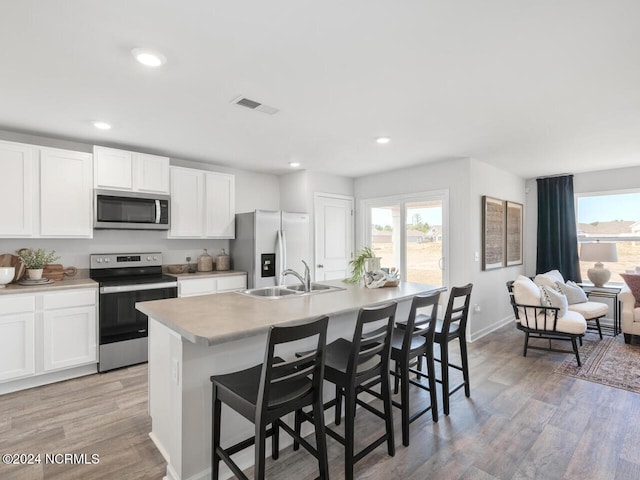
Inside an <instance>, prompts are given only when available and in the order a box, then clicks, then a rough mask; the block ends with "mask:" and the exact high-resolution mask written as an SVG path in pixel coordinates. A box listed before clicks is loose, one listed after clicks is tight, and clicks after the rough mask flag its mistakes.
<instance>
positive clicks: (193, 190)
mask: <svg viewBox="0 0 640 480" xmlns="http://www.w3.org/2000/svg"><path fill="white" fill-rule="evenodd" d="M203 179H204V177H203V173H202V171H201V170H194V169H192V168H182V167H171V229H170V230H169V238H177V237H187V238H189V237H190V238H194V237H196V238H197V237H202V235H203V233H204V225H203V218H204V217H203V213H202V211H203V210H202V209H203V202H204V200H203V197H204V193H203V188H204V184H203V181H204V180H203Z"/></svg>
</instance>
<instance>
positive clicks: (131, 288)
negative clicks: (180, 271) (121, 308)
mask: <svg viewBox="0 0 640 480" xmlns="http://www.w3.org/2000/svg"><path fill="white" fill-rule="evenodd" d="M177 286H178V281H177V280H176V281H175V282H162V283H141V284H140V285H120V286H118V287H100V293H122V292H139V291H141V290H157V289H160V288H172V287H177Z"/></svg>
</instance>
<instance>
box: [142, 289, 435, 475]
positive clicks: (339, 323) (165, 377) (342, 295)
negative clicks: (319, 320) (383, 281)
mask: <svg viewBox="0 0 640 480" xmlns="http://www.w3.org/2000/svg"><path fill="white" fill-rule="evenodd" d="M324 283H327V284H329V285H333V286H335V287H340V290H338V291H331V292H328V293H315V294H305V295H296V296H288V297H284V298H279V299H269V298H261V297H252V296H248V295H245V294H242V293H239V292H232V293H223V294H216V295H205V296H200V297H188V298H172V299H167V300H157V301H152V302H141V303H138V304H137V305H136V307H137V308H138V310H140V311H141V312H143V313H145V314H146V315H148V316H149V414H150V416H151V419H152V431H151V433H150V436H151V438H152V439H153V441H154V443H155V444H156V446H157V447H158V449H159V450H160V452H161V453H162V454H163V456H164V458H165V459H166V460H167V476H166V477H165V478H167V479H169V480H200V479H205V478H210V475H211V458H210V455H211V452H210V450H211V382H210V380H209V378H210V376H211V375H217V374H224V373H229V372H234V371H237V370H241V369H243V368H247V367H251V366H254V365H256V364H260V363H262V361H263V359H264V351H265V347H266V338H267V332H268V330H269V327H270V326H271V325H279V326H284V325H294V324H296V323H303V322H306V321H308V320H310V319H313V318H316V317H318V316H320V315H328V316H329V327H328V331H327V341H328V342H331V341H333V340H335V339H336V338H339V337H344V338H351V336H352V335H353V329H354V327H355V321H356V314H357V311H358V310H359V309H360V308H362V307H365V306H375V305H380V304H383V303H386V302H389V301H396V302H397V303H398V310H397V314H396V320H403V319H406V317H407V315H408V312H409V305H410V302H411V298H412V297H413V296H415V295H417V294H419V293H425V292H432V291H443V290H444V288H442V287H435V286H431V285H424V284H417V283H401V284H400V285H399V286H398V287H391V288H378V289H367V288H365V287H364V286H362V285H351V284H346V283H343V282H340V281H334V282H324ZM296 348H299V347H296ZM284 353H285V354H291V355H292V354H293V353H294V352H293V351H291V352H284ZM324 393H325V396H327V397H328V398H330V397H331V394H332V393H333V389H327V388H325V392H324ZM222 418H223V422H222V439H223V445H229V444H231V443H235V442H237V441H239V440H242V439H244V438H247V437H249V436H251V435H253V431H254V430H253V425H252V424H251V423H250V422H248V421H246V420H245V419H244V418H243V417H241V416H239V415H238V414H236V413H235V412H234V411H232V410H230V409H228V408H227V407H226V406H223V413H222ZM287 440H290V439H289V438H288V437H287V436H286V435H285V436H283V437H282V445H283V446H284V445H287V443H286V442H287ZM235 458H236V461H237V463H238V464H239V465H240V466H241V467H242V468H246V467H249V466H250V465H252V464H253V452H252V449H247V450H245V451H243V452H241V453H240V454H238V455H236V456H235ZM220 473H221V478H225V476H231V473H230V472H229V471H228V470H227V469H226V466H224V465H221V471H220Z"/></svg>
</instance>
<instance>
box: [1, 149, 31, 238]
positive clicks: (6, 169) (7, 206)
mask: <svg viewBox="0 0 640 480" xmlns="http://www.w3.org/2000/svg"><path fill="white" fill-rule="evenodd" d="M0 165H2V167H3V172H2V188H0V204H1V205H2V206H3V208H2V221H0V236H20V237H28V236H31V235H33V210H34V202H33V198H34V195H35V193H36V188H35V187H36V185H37V178H36V168H35V167H36V165H35V150H34V148H33V147H31V146H29V145H22V144H20V143H12V142H0Z"/></svg>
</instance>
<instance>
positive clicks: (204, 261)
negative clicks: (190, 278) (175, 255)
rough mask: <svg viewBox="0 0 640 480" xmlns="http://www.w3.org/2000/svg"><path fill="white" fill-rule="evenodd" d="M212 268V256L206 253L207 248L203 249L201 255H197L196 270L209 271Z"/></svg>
mask: <svg viewBox="0 0 640 480" xmlns="http://www.w3.org/2000/svg"><path fill="white" fill-rule="evenodd" d="M212 270H213V257H212V256H211V255H209V254H208V253H207V249H206V248H205V249H204V252H202V255H200V256H199V257H198V271H199V272H211V271H212Z"/></svg>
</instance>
